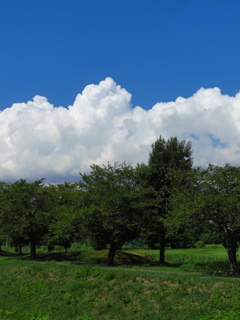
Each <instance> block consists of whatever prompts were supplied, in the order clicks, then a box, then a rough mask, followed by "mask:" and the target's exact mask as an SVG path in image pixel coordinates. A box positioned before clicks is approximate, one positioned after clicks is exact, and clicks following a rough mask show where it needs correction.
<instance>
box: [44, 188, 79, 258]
mask: <svg viewBox="0 0 240 320" xmlns="http://www.w3.org/2000/svg"><path fill="white" fill-rule="evenodd" d="M51 187H52V188H54V198H55V200H56V202H55V206H54V209H53V211H52V212H51V216H52V219H51V222H50V224H49V228H48V230H49V232H48V234H47V235H46V238H45V242H46V244H47V246H48V250H49V251H50V250H51V249H52V247H54V245H59V246H63V247H64V249H65V252H66V251H67V249H68V248H70V246H71V244H72V242H73V241H76V240H80V239H81V237H82V235H80V229H81V220H80V219H79V215H78V214H77V213H78V211H79V208H80V206H81V201H79V200H80V199H79V195H80V190H79V187H78V184H77V183H68V182H65V183H62V184H58V185H56V186H51Z"/></svg>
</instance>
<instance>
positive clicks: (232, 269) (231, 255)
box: [226, 245, 237, 275]
mask: <svg viewBox="0 0 240 320" xmlns="http://www.w3.org/2000/svg"><path fill="white" fill-rule="evenodd" d="M226 250H227V253H228V260H229V274H230V275H235V274H236V273H237V246H236V245H232V246H231V247H227V248H226Z"/></svg>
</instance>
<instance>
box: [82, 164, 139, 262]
mask: <svg viewBox="0 0 240 320" xmlns="http://www.w3.org/2000/svg"><path fill="white" fill-rule="evenodd" d="M91 169H92V170H91V172H90V174H88V175H87V174H82V175H81V177H82V181H81V183H80V186H81V188H82V190H83V192H84V202H85V208H84V221H85V224H86V227H87V229H88V230H89V232H90V233H91V238H92V241H93V243H94V246H95V247H96V248H98V249H100V248H104V247H106V245H109V254H108V264H109V265H112V264H113V263H114V257H115V253H116V250H117V249H120V248H121V246H122V245H123V243H124V242H126V241H131V240H133V239H136V237H137V235H138V231H139V222H140V220H141V204H140V203H141V192H140V188H138V186H137V184H136V179H135V170H134V169H133V167H132V166H131V165H126V164H125V163H124V164H117V163H115V164H114V165H110V164H109V163H108V164H107V165H103V167H100V166H98V165H92V166H91Z"/></svg>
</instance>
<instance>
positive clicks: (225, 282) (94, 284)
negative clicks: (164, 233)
mask: <svg viewBox="0 0 240 320" xmlns="http://www.w3.org/2000/svg"><path fill="white" fill-rule="evenodd" d="M73 249H78V250H75V251H69V252H68V253H67V254H65V253H63V252H54V253H52V254H47V253H45V252H44V251H43V250H39V253H38V255H37V258H38V259H37V261H31V260H29V256H28V254H25V255H23V256H22V257H20V258H19V257H18V256H17V255H16V254H14V253H9V252H4V253H3V255H2V256H0V319H1V320H4V319H9V320H10V319H11V320H14V319H18V320H55V319H58V320H59V319H60V320H65V319H69V320H95V319H99V320H105V319H106V320H107V319H110V320H123V319H131V320H132V319H133V320H134V319H138V320H141V319H144V320H145V319H152V320H155V319H159V320H160V319H161V320H170V319H171V320H172V319H176V320H178V319H179V320H182V319H204V320H207V319H209V320H210V319H211V320H212V319H221V320H224V319H225V320H226V319H228V320H231V319H239V318H240V308H239V306H240V296H239V289H240V279H239V278H227V277H226V275H227V274H226V271H225V269H226V270H227V267H228V263H227V261H226V253H225V250H224V249H223V248H222V247H221V246H213V245H212V246H206V247H204V248H201V249H168V250H167V251H166V254H167V257H168V258H167V261H168V264H167V266H164V267H163V266H157V258H158V251H155V250H143V249H131V250H130V249H128V250H127V249H126V250H122V251H119V252H118V253H117V256H116V267H113V268H110V267H107V266H106V262H107V251H106V250H102V251H94V250H93V249H92V248H90V247H78V248H77V246H76V245H75V247H73ZM41 251H42V252H41ZM190 256H191V258H190ZM206 257H208V259H206ZM215 257H217V260H216V258H215ZM210 266H211V267H215V268H216V270H215V269H214V270H212V271H210V269H211V268H210ZM196 274H199V275H196ZM200 274H201V275H206V276H200ZM207 274H208V275H207ZM220 275H221V276H220Z"/></svg>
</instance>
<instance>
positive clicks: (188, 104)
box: [0, 78, 240, 182]
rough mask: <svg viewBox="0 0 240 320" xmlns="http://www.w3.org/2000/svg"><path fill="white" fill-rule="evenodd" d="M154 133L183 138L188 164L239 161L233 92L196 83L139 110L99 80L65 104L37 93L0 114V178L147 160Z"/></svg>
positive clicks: (75, 172) (239, 106) (69, 175)
mask: <svg viewBox="0 0 240 320" xmlns="http://www.w3.org/2000/svg"><path fill="white" fill-rule="evenodd" d="M146 94H147V93H146ZM160 135H162V136H163V137H164V138H165V139H168V138H170V137H172V136H177V137H178V139H179V140H188V139H190V140H191V141H192V145H193V156H194V165H200V166H207V165H208V163H212V164H218V165H224V164H225V163H230V164H232V165H240V93H237V94H236V96H235V97H230V96H228V95H222V94H221V91H220V89H219V88H212V89H204V88H201V89H200V90H198V91H197V92H196V93H195V94H194V95H193V96H192V97H189V98H183V97H179V98H177V99H176V101H171V102H164V103H157V104H155V105H154V106H153V107H152V108H151V109H149V110H144V109H143V108H141V107H139V106H136V107H132V106H131V94H130V93H129V92H127V91H126V90H125V89H123V88H121V87H120V86H119V85H117V84H116V83H115V82H114V81H113V79H111V78H106V79H105V80H104V81H101V82H100V83H99V84H98V85H93V84H91V85H88V86H87V87H86V88H85V89H84V90H83V92H82V93H81V94H78V95H77V97H76V99H75V102H74V103H73V105H72V106H69V107H68V108H67V109H66V108H63V107H54V106H53V105H52V104H51V103H50V102H48V100H47V98H45V97H41V96H35V97H34V98H33V100H32V101H28V102H27V103H15V104H13V105H12V107H11V108H7V109H5V110H3V111H2V112H1V113H0V150H1V152H0V180H2V181H12V180H18V179H20V178H24V179H25V178H27V179H29V180H33V179H39V178H42V177H45V178H46V181H48V182H60V181H72V180H74V181H77V180H79V179H80V176H79V172H88V171H89V169H90V165H91V164H93V163H95V164H99V165H102V164H106V163H107V162H108V161H109V162H111V163H113V162H116V161H118V162H120V163H121V162H124V161H125V162H127V163H131V164H133V165H135V164H137V163H140V162H147V160H148V155H149V152H150V151H151V144H152V143H153V142H154V141H155V140H156V139H157V138H158V137H159V136H160Z"/></svg>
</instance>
